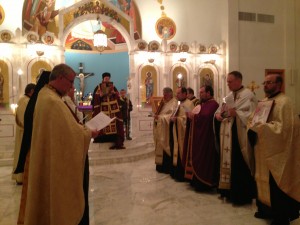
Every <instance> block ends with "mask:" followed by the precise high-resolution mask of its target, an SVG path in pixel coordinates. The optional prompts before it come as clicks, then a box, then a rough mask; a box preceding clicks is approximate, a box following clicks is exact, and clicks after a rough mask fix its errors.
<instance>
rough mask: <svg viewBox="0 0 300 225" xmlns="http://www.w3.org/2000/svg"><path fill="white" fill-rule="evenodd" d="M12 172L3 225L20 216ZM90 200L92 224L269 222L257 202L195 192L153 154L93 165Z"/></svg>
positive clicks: (5, 183)
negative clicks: (164, 170)
mask: <svg viewBox="0 0 300 225" xmlns="http://www.w3.org/2000/svg"><path fill="white" fill-rule="evenodd" d="M122 151H123V150H122ZM124 151H126V150H124ZM10 173H11V168H10V167H8V166H3V167H0V202H1V204H0V224H1V225H12V224H16V221H17V215H18V208H19V201H20V194H21V189H22V187H21V186H17V185H15V183H14V182H13V181H12V180H11V175H10ZM89 201H90V220H91V223H90V224H91V225H264V224H270V221H267V220H261V219H256V218H254V216H253V214H254V212H255V209H256V207H255V204H254V202H253V204H252V205H247V206H242V207H237V206H233V205H231V204H230V203H228V202H226V201H224V200H221V199H219V198H218V194H217V193H199V192H195V191H194V190H193V189H192V188H191V187H190V185H189V184H188V183H179V182H176V181H174V180H173V179H172V178H171V177H170V176H169V175H166V174H160V173H157V172H156V171H155V165H154V156H153V155H152V156H150V157H148V158H146V159H141V160H138V161H134V162H128V163H119V164H110V165H93V166H91V167H90V200H89ZM58 225H59V224H58Z"/></svg>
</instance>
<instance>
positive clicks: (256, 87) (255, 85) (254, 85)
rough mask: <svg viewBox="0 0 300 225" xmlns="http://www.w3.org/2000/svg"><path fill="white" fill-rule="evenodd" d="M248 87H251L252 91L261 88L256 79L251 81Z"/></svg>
mask: <svg viewBox="0 0 300 225" xmlns="http://www.w3.org/2000/svg"><path fill="white" fill-rule="evenodd" d="M247 88H249V89H250V90H251V91H252V92H254V93H255V89H258V88H259V85H257V84H256V83H255V81H254V80H253V81H251V83H250V84H249V85H248V86H247Z"/></svg>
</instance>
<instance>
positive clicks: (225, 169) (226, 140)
mask: <svg viewBox="0 0 300 225" xmlns="http://www.w3.org/2000/svg"><path fill="white" fill-rule="evenodd" d="M226 99H228V100H230V102H233V103H234V105H233V106H231V107H234V108H235V109H236V114H237V115H236V117H235V118H232V117H228V118H225V119H224V120H223V121H222V122H221V127H220V153H221V158H220V183H219V188H221V189H230V180H231V151H232V143H231V140H232V125H233V122H234V119H235V120H236V126H237V133H238V140H239V144H240V148H241V151H242V154H243V157H244V160H245V162H246V164H247V165H248V167H249V169H250V171H251V172H252V173H253V172H254V155H253V150H252V149H251V146H250V143H249V142H248V138H247V122H248V118H249V117H250V115H251V114H252V112H253V111H254V110H255V108H256V105H257V99H256V97H255V95H254V94H253V93H252V92H251V91H250V90H249V89H246V88H242V89H240V90H238V91H236V92H230V93H229V94H228V96H226ZM221 107H222V106H221ZM220 111H221V108H219V109H218V110H217V112H216V113H218V112H220Z"/></svg>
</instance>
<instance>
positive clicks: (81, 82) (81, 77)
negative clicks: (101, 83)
mask: <svg viewBox="0 0 300 225" xmlns="http://www.w3.org/2000/svg"><path fill="white" fill-rule="evenodd" d="M89 76H94V73H84V72H83V63H82V62H81V63H79V74H78V75H77V76H76V78H79V79H80V93H81V96H80V99H81V100H83V96H84V80H85V78H87V77H89Z"/></svg>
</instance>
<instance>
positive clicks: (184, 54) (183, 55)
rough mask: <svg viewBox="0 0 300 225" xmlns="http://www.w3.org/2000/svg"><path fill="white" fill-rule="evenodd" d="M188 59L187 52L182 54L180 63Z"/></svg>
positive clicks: (180, 54)
mask: <svg viewBox="0 0 300 225" xmlns="http://www.w3.org/2000/svg"><path fill="white" fill-rule="evenodd" d="M186 58H187V53H186V52H180V53H179V61H180V62H185V61H186Z"/></svg>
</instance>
